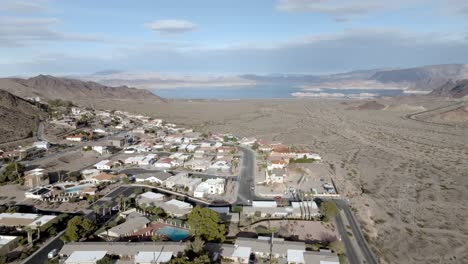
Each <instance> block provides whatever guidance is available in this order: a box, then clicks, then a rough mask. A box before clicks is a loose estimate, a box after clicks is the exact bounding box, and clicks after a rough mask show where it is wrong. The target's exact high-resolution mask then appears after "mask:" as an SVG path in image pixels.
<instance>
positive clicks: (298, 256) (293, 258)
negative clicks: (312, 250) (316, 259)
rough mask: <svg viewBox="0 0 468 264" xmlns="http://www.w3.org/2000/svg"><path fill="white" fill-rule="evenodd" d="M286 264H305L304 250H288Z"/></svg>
mask: <svg viewBox="0 0 468 264" xmlns="http://www.w3.org/2000/svg"><path fill="white" fill-rule="evenodd" d="M288 263H305V260H304V250H297V249H288Z"/></svg>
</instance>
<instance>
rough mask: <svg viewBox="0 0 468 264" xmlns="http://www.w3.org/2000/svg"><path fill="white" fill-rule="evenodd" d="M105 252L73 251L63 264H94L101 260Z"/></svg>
mask: <svg viewBox="0 0 468 264" xmlns="http://www.w3.org/2000/svg"><path fill="white" fill-rule="evenodd" d="M106 254H107V251H75V252H73V253H72V254H71V255H70V256H69V257H68V258H67V259H66V260H65V262H64V264H96V263H97V262H98V261H99V260H101V259H103V258H104V257H105V256H106Z"/></svg>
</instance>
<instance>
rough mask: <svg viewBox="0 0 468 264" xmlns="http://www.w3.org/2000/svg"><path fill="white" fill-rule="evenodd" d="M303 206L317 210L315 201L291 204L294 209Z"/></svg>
mask: <svg viewBox="0 0 468 264" xmlns="http://www.w3.org/2000/svg"><path fill="white" fill-rule="evenodd" d="M301 205H302V206H309V207H310V208H313V209H317V208H318V207H317V204H316V203H315V202H314V201H304V202H302V203H301V202H291V206H292V207H293V208H301Z"/></svg>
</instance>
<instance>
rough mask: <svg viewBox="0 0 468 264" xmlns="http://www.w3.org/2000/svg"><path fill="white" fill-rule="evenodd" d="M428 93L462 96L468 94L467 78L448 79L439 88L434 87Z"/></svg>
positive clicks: (454, 96) (452, 96)
mask: <svg viewBox="0 0 468 264" xmlns="http://www.w3.org/2000/svg"><path fill="white" fill-rule="evenodd" d="M429 95H432V96H445V97H451V98H462V97H465V96H468V79H464V80H459V81H455V82H454V81H448V82H446V83H445V84H444V85H442V86H440V87H439V88H436V89H434V90H433V91H432V92H431V93H430V94H429Z"/></svg>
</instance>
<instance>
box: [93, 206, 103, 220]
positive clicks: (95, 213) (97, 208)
mask: <svg viewBox="0 0 468 264" xmlns="http://www.w3.org/2000/svg"><path fill="white" fill-rule="evenodd" d="M99 210H101V207H100V206H99V205H97V204H94V205H93V211H94V216H95V220H96V221H97V217H98V214H99Z"/></svg>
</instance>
